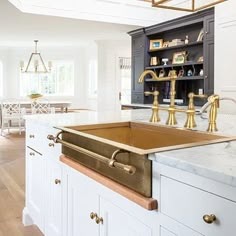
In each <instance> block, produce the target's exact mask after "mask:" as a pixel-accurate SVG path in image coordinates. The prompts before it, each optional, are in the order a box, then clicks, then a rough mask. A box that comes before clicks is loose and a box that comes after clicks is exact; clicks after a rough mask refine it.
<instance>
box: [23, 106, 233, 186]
mask: <svg viewBox="0 0 236 236" xmlns="http://www.w3.org/2000/svg"><path fill="white" fill-rule="evenodd" d="M150 116H151V110H150V109H138V110H123V111H117V112H100V113H99V112H94V111H81V112H78V113H62V114H47V115H29V116H26V117H25V118H26V120H28V119H29V120H31V119H33V120H37V122H40V123H41V124H45V125H50V126H73V125H82V124H97V123H106V122H108V123H112V122H119V121H130V120H134V121H141V122H145V123H146V122H148V120H149V118H150ZM160 117H161V122H160V123H158V124H162V125H164V124H165V121H166V118H167V113H166V112H161V113H160ZM185 119H186V115H185V114H182V113H177V121H178V124H177V125H176V127H179V128H181V127H183V126H184V123H185ZM196 123H197V125H198V126H197V127H196V128H195V129H194V130H199V131H205V130H206V129H207V127H208V120H207V119H202V118H201V117H200V116H199V115H196ZM235 124H236V115H223V114H219V115H218V117H217V127H218V129H219V131H218V132H217V134H222V135H229V136H236V125H235ZM150 158H151V159H152V160H154V161H157V162H159V163H162V164H165V165H168V166H172V167H175V168H178V169H181V170H184V171H187V172H191V173H194V174H196V175H200V176H204V177H207V178H210V179H212V180H216V181H218V182H222V183H225V184H228V185H231V186H234V187H236V141H231V142H225V143H219V144H211V145H206V146H199V147H192V148H185V149H180V150H173V151H166V152H159V153H154V154H151V155H150Z"/></svg>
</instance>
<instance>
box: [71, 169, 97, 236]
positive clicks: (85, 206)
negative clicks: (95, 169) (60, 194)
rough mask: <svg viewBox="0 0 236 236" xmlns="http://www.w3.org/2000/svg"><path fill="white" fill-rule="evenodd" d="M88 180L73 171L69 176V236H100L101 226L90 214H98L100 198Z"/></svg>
mask: <svg viewBox="0 0 236 236" xmlns="http://www.w3.org/2000/svg"><path fill="white" fill-rule="evenodd" d="M88 182H89V181H88V178H84V176H82V175H81V174H79V173H78V172H77V173H76V171H74V170H71V171H70V173H69V174H68V188H67V189H68V195H67V198H68V199H67V207H68V212H67V214H68V220H67V223H68V225H67V231H68V232H67V236H86V235H88V236H89V235H91V236H92V235H93V236H98V235H99V225H98V224H96V222H95V218H94V219H91V218H90V214H91V213H96V214H98V205H99V197H98V195H97V194H96V192H94V191H93V187H92V186H91V184H89V183H88Z"/></svg>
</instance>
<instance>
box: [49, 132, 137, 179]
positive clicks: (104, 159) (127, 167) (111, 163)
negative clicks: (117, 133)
mask: <svg viewBox="0 0 236 236" xmlns="http://www.w3.org/2000/svg"><path fill="white" fill-rule="evenodd" d="M60 134H62V132H59V133H58V134H57V135H56V136H55V137H54V136H53V135H48V136H47V138H48V139H49V140H53V141H54V143H61V144H63V145H64V146H66V147H69V148H71V149H73V150H75V151H78V152H80V153H83V154H85V155H88V156H90V157H92V158H94V159H96V160H99V161H101V162H103V163H106V164H108V165H109V166H110V167H115V168H118V169H121V170H123V171H125V172H126V173H127V174H130V175H133V174H134V173H135V171H136V168H135V167H133V166H130V165H125V164H123V163H120V162H118V161H116V160H115V156H116V155H117V154H118V153H121V152H122V153H124V152H127V153H128V151H126V150H120V149H118V150H116V151H115V152H114V153H113V154H112V157H111V158H107V157H105V156H102V155H100V154H98V153H95V152H92V151H89V150H87V149H85V148H82V147H79V146H77V145H74V144H72V143H69V142H66V141H64V140H62V139H60V138H59V135H60Z"/></svg>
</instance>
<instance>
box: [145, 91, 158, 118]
mask: <svg viewBox="0 0 236 236" xmlns="http://www.w3.org/2000/svg"><path fill="white" fill-rule="evenodd" d="M144 94H145V96H149V95H153V97H154V98H153V104H152V116H151V118H150V120H149V121H150V122H159V121H160V117H159V114H158V111H159V103H158V95H159V92H158V91H156V90H155V91H153V92H150V91H145V92H144Z"/></svg>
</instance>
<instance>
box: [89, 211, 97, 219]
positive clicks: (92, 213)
mask: <svg viewBox="0 0 236 236" xmlns="http://www.w3.org/2000/svg"><path fill="white" fill-rule="evenodd" d="M97 217H98V215H97V213H94V212H91V213H90V218H91V219H92V220H93V219H94V218H95V219H96V218H97Z"/></svg>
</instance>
